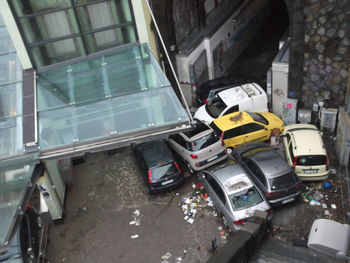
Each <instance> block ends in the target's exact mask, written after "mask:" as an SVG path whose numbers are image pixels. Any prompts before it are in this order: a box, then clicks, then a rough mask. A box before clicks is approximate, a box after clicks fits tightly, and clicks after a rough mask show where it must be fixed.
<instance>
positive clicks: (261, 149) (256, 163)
mask: <svg viewBox="0 0 350 263" xmlns="http://www.w3.org/2000/svg"><path fill="white" fill-rule="evenodd" d="M232 156H233V158H234V159H236V160H237V161H238V162H239V163H240V164H241V165H242V166H243V168H244V169H245V170H246V171H247V172H248V174H249V175H250V177H251V179H252V180H253V181H254V182H255V183H256V184H257V185H258V187H259V188H260V189H261V190H262V191H263V193H264V194H265V196H266V199H267V200H268V201H269V202H270V204H271V205H272V206H277V205H284V204H287V203H290V202H293V201H297V200H300V199H301V194H302V190H303V189H302V183H301V182H300V180H299V178H298V177H297V175H296V174H295V173H294V171H293V170H292V169H291V167H290V166H289V165H288V164H287V163H286V161H285V160H283V159H282V157H281V155H280V154H279V153H278V152H276V151H275V150H274V149H272V148H271V147H270V146H269V145H268V144H266V143H264V142H252V143H247V144H243V145H241V146H238V147H236V148H235V149H234V150H233V151H232Z"/></svg>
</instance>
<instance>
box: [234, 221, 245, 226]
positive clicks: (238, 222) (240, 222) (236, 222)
mask: <svg viewBox="0 0 350 263" xmlns="http://www.w3.org/2000/svg"><path fill="white" fill-rule="evenodd" d="M233 223H234V224H235V225H236V226H239V225H243V224H244V223H245V220H239V221H234V222H233Z"/></svg>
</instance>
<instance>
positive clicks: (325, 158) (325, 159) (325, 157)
mask: <svg viewBox="0 0 350 263" xmlns="http://www.w3.org/2000/svg"><path fill="white" fill-rule="evenodd" d="M324 164H325V165H326V170H327V171H328V169H329V165H328V158H327V155H325V156H324Z"/></svg>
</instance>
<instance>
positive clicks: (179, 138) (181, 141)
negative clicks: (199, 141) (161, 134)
mask: <svg viewBox="0 0 350 263" xmlns="http://www.w3.org/2000/svg"><path fill="white" fill-rule="evenodd" d="M170 138H171V139H173V140H174V141H175V142H177V143H178V144H180V145H181V146H182V147H184V148H187V147H186V146H187V142H186V141H185V139H184V138H182V136H181V135H180V134H175V135H171V136H170Z"/></svg>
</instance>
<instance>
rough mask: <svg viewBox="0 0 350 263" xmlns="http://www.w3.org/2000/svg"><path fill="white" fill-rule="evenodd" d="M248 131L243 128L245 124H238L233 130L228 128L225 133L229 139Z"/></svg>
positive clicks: (225, 136)
mask: <svg viewBox="0 0 350 263" xmlns="http://www.w3.org/2000/svg"><path fill="white" fill-rule="evenodd" d="M245 133H246V132H245V131H244V129H243V126H238V127H236V128H233V129H231V130H228V131H226V132H225V133H224V139H229V138H232V137H236V136H240V135H243V134H245Z"/></svg>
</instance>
